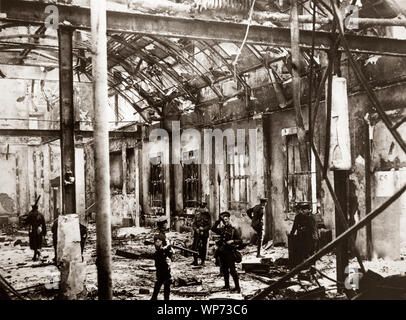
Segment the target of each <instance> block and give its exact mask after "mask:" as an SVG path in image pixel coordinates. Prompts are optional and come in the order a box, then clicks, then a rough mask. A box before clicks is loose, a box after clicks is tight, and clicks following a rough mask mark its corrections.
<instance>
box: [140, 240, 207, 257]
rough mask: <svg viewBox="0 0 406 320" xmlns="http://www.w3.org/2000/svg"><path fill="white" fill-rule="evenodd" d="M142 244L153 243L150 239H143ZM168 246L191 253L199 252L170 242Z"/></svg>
mask: <svg viewBox="0 0 406 320" xmlns="http://www.w3.org/2000/svg"><path fill="white" fill-rule="evenodd" d="M144 244H145V245H153V244H154V243H153V242H152V241H149V240H146V241H144ZM168 247H172V248H174V249H179V250H182V251H185V252H189V253H192V254H199V253H198V252H197V251H194V250H190V249H186V248H184V247H181V246H177V245H176V244H170V245H168Z"/></svg>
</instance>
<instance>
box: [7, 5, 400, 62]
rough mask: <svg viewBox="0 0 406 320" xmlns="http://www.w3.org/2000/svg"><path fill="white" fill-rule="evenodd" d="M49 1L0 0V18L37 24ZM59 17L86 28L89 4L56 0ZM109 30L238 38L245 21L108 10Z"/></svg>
mask: <svg viewBox="0 0 406 320" xmlns="http://www.w3.org/2000/svg"><path fill="white" fill-rule="evenodd" d="M48 4H50V3H43V2H37V1H22V0H2V1H1V8H0V9H1V12H2V13H4V14H6V15H7V18H3V19H1V20H3V21H8V22H20V23H22V24H33V25H35V24H37V25H41V24H43V23H44V21H45V19H46V18H47V15H48V14H47V13H45V8H46V6H47V5H48ZM58 10H59V21H64V22H69V23H70V26H71V27H72V28H75V29H82V30H89V29H90V10H89V8H85V7H79V6H72V5H66V4H58ZM107 25H108V31H109V32H116V33H117V32H122V33H137V34H144V35H155V36H164V37H175V38H189V39H200V40H216V41H220V42H239V43H240V42H241V41H242V37H243V36H242V35H244V34H245V30H246V27H247V26H246V24H243V23H232V22H222V21H213V20H197V19H191V18H179V17H170V16H158V15H151V14H140V13H135V12H121V11H108V15H107ZM315 39H316V43H315V48H316V49H318V50H327V49H328V48H329V47H330V44H331V34H330V33H329V32H323V31H317V32H316V34H315ZM347 40H348V42H349V46H350V48H351V51H352V52H356V53H371V54H380V55H397V56H406V41H403V40H397V39H388V38H379V37H365V36H356V35H351V36H348V39H347ZM300 41H301V42H300V47H302V48H311V44H312V31H310V30H302V31H301V40H300ZM247 43H248V44H258V45H272V46H281V47H290V29H288V28H276V27H267V26H258V25H254V26H252V27H251V29H250V33H249V36H248V39H247Z"/></svg>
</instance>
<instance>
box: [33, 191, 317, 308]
mask: <svg viewBox="0 0 406 320" xmlns="http://www.w3.org/2000/svg"><path fill="white" fill-rule="evenodd" d="M37 202H38V200H37ZM37 202H36V203H35V205H33V206H32V210H31V211H30V212H29V214H28V215H27V217H26V219H25V223H26V224H27V225H28V226H29V241H30V248H31V249H32V250H34V257H33V260H34V261H36V260H37V259H38V257H39V256H40V249H41V247H42V245H43V238H44V237H45V235H46V224H45V218H44V216H43V215H42V214H41V213H40V212H39V211H38V206H37ZM266 204H267V199H265V198H262V199H260V203H259V204H258V205H256V206H255V207H253V208H251V209H248V210H247V215H248V217H249V218H250V219H251V226H252V228H253V229H254V230H255V232H256V245H257V257H261V246H262V235H263V216H264V212H265V206H266ZM296 210H297V212H298V213H297V215H296V217H295V220H294V223H293V228H292V231H291V233H290V236H291V237H295V238H296V240H297V241H296V243H300V244H301V246H300V250H299V251H300V254H301V257H300V260H303V259H305V258H307V257H308V256H309V255H311V254H312V253H313V252H314V250H315V249H316V243H317V238H318V235H317V226H316V222H315V220H314V217H313V215H311V214H309V212H310V211H311V210H310V211H309V208H308V206H307V205H303V204H299V205H298V206H297V207H296ZM230 217H231V215H230V213H229V212H222V213H221V214H220V216H219V219H218V220H217V221H216V222H215V223H214V225H212V219H211V215H210V212H209V210H208V209H207V203H205V202H202V203H201V204H200V208H199V209H198V210H197V214H196V216H195V218H194V222H193V225H192V228H193V245H192V249H193V251H195V252H196V253H195V254H194V255H193V262H192V265H193V266H197V265H198V259H200V263H201V265H202V266H204V264H205V261H206V254H207V243H208V239H209V233H210V230H211V231H212V232H213V233H215V234H217V235H218V236H219V239H218V241H217V242H216V252H215V258H216V265H218V266H219V267H220V272H221V274H222V276H223V277H224V287H223V289H225V290H230V280H229V278H230V275H231V276H232V278H233V280H234V285H235V286H234V288H233V289H232V290H231V291H234V292H240V291H241V288H240V284H239V277H238V273H237V271H236V266H235V263H236V262H240V261H238V260H239V258H238V249H239V246H240V245H241V244H242V240H241V235H240V232H239V231H238V230H237V229H236V228H235V227H234V226H232V225H231V221H230ZM157 225H158V233H157V234H156V235H155V236H154V245H155V249H156V251H155V255H154V259H155V267H156V276H157V279H156V282H155V286H154V291H153V294H152V298H151V299H152V300H156V299H157V298H158V293H159V291H160V289H161V287H162V285H164V299H165V300H169V296H170V284H171V269H170V266H171V261H172V259H173V249H172V248H171V246H170V244H169V243H168V241H167V240H166V230H167V227H168V225H167V221H166V219H162V220H161V221H158V223H157ZM85 228H86V227H84V226H82V225H81V228H80V231H81V240H82V241H81V242H82V246H81V247H82V248H81V249H82V254H83V249H84V248H83V247H84V242H85V240H86V236H87V230H85ZM52 231H53V234H54V239H53V240H54V241H53V242H54V248H55V258H56V243H57V223H54V225H53V226H52Z"/></svg>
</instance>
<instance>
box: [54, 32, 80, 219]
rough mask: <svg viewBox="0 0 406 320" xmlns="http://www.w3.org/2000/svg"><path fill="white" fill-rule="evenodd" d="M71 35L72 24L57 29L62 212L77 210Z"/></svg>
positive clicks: (68, 212)
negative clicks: (70, 26)
mask: <svg viewBox="0 0 406 320" xmlns="http://www.w3.org/2000/svg"><path fill="white" fill-rule="evenodd" d="M72 35H73V30H72V29H71V28H69V27H61V28H59V30H58V39H59V97H60V99H59V101H60V102H59V105H60V130H61V158H62V166H61V174H62V204H63V207H62V210H61V213H62V214H71V213H76V197H75V181H74V175H75V136H74V130H75V128H74V122H75V118H74V106H73V52H72V50H73V46H72Z"/></svg>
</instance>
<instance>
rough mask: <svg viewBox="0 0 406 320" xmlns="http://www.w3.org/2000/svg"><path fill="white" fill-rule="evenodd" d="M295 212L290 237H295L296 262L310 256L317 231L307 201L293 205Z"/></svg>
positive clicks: (315, 241) (314, 247) (313, 248)
mask: <svg viewBox="0 0 406 320" xmlns="http://www.w3.org/2000/svg"><path fill="white" fill-rule="evenodd" d="M295 208H296V211H297V214H296V216H295V220H294V222H293V226H292V230H291V232H290V236H291V237H296V241H295V243H297V244H298V248H297V250H296V252H297V254H298V260H299V261H298V262H299V263H300V262H302V261H303V260H305V259H307V258H308V257H310V256H311V255H312V254H313V253H314V251H315V250H316V247H317V241H318V232H317V223H316V220H315V218H314V216H313V215H312V213H311V206H310V204H308V203H298V204H296V206H295Z"/></svg>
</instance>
